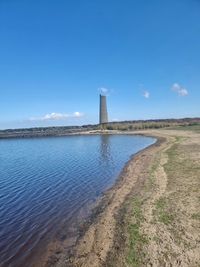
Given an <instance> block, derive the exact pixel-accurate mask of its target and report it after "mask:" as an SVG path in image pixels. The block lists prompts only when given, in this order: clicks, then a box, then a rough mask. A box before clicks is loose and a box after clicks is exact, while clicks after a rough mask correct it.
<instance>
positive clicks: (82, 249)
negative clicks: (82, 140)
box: [34, 131, 166, 267]
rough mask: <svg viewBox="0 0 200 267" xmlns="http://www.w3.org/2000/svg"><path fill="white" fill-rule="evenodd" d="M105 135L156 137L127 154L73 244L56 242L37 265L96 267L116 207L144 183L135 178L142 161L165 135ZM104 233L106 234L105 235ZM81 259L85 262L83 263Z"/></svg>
mask: <svg viewBox="0 0 200 267" xmlns="http://www.w3.org/2000/svg"><path fill="white" fill-rule="evenodd" d="M85 134H86V135H90V134H91V132H90V133H88V132H87V133H85ZM93 134H95V135H96V134H102V133H101V132H98V133H96V131H95V133H93ZM105 134H121V135H124V134H128V135H135V136H138V135H139V136H146V137H152V138H156V142H155V143H153V144H152V145H150V146H148V147H146V148H144V149H142V150H140V151H139V152H137V153H136V154H133V155H132V156H130V159H129V161H128V162H127V163H126V164H125V166H124V167H123V169H122V170H121V172H120V174H119V176H118V178H117V179H116V181H115V183H114V185H113V186H112V187H111V188H109V189H107V190H106V191H105V192H104V193H103V195H102V196H100V197H99V198H98V199H97V200H96V201H95V203H94V205H93V206H92V209H91V213H90V215H89V217H88V218H87V219H86V221H84V223H83V224H82V225H81V226H80V225H79V231H78V236H77V237H76V241H75V244H73V245H69V243H70V241H69V242H68V240H67V239H66V241H65V242H64V243H63V244H60V245H58V244H56V243H55V245H54V246H53V248H52V247H51V249H50V250H49V251H48V252H47V253H46V255H45V257H44V259H42V260H41V261H40V264H39V265H38V263H36V266H45V267H47V266H48V267H53V266H56V267H62V266H70V267H72V266H100V264H102V262H104V261H105V258H106V256H107V254H108V252H109V249H110V248H111V246H112V244H113V242H114V233H115V226H116V223H117V220H116V219H115V218H114V217H115V216H116V215H117V214H118V213H120V209H121V208H122V206H123V204H124V203H125V202H126V198H127V197H128V195H129V194H130V193H131V192H133V191H135V192H136V191H138V190H139V188H140V186H141V185H142V184H143V182H144V180H143V178H142V177H139V178H138V177H137V176H138V175H139V173H140V172H141V171H142V170H141V167H142V166H143V164H142V162H143V161H145V162H148V161H149V160H150V158H149V155H150V154H152V153H153V154H154V153H155V152H156V150H157V149H159V148H160V146H161V145H162V144H163V143H165V142H166V138H164V137H161V136H156V135H152V134H149V133H144V132H119V131H117V132H115V133H113V131H107V132H106V133H105ZM135 164H136V165H137V168H136V169H137V170H136V173H134V172H135V171H134V170H133V169H134V168H135ZM130 169H131V170H130ZM131 175H133V176H134V179H131ZM118 215H119V214H118ZM108 229H109V231H108ZM96 232H99V233H100V235H99V234H98V236H96ZM106 232H107V236H105V233H106ZM99 238H100V239H101V241H100V240H99ZM91 242H92V243H93V244H95V243H96V244H103V243H104V244H105V246H104V247H103V248H102V246H101V245H100V247H101V248H100V247H98V246H97V248H96V249H95V250H94V248H92V247H91ZM89 246H90V247H89ZM63 247H64V249H63ZM58 251H59V253H58ZM83 255H85V256H83ZM89 255H90V256H91V257H89V258H90V259H89V262H88V256H89ZM91 258H92V259H91ZM85 260H86V262H85V263H84V261H85ZM79 261H81V262H79ZM34 266H35V265H34Z"/></svg>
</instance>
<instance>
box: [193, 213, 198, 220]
mask: <svg viewBox="0 0 200 267" xmlns="http://www.w3.org/2000/svg"><path fill="white" fill-rule="evenodd" d="M191 218H192V219H194V220H200V213H194V214H192V216H191Z"/></svg>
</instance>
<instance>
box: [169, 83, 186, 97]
mask: <svg viewBox="0 0 200 267" xmlns="http://www.w3.org/2000/svg"><path fill="white" fill-rule="evenodd" d="M172 91H174V92H176V93H177V94H178V95H180V96H187V95H188V90H187V89H185V88H183V87H182V86H181V85H180V84H178V83H174V84H173V85H172Z"/></svg>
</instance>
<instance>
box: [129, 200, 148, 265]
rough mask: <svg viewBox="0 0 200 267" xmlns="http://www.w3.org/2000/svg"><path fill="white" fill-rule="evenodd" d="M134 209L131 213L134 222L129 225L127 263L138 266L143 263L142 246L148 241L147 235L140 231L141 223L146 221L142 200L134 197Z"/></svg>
mask: <svg viewBox="0 0 200 267" xmlns="http://www.w3.org/2000/svg"><path fill="white" fill-rule="evenodd" d="M132 205H133V210H132V214H131V219H132V223H131V224H130V226H129V252H128V256H127V263H128V264H129V266H132V267H137V266H139V265H140V264H141V259H142V258H143V255H142V247H143V245H144V244H146V243H147V242H148V240H147V238H146V237H145V235H143V234H141V233H140V224H141V222H143V221H144V217H143V215H142V209H141V205H142V203H141V200H139V199H138V198H134V200H133V204H132Z"/></svg>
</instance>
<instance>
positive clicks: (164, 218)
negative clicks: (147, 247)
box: [154, 198, 174, 225]
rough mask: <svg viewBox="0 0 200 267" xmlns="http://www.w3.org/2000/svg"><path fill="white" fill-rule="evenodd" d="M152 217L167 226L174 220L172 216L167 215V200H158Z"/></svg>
mask: <svg viewBox="0 0 200 267" xmlns="http://www.w3.org/2000/svg"><path fill="white" fill-rule="evenodd" d="M154 215H156V217H157V218H158V221H159V222H161V223H164V224H165V225H169V224H171V223H172V222H173V220H174V215H173V214H171V213H169V211H168V205H167V200H166V199H165V198H160V199H159V200H158V201H157V202H156V205H155V210H154Z"/></svg>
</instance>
